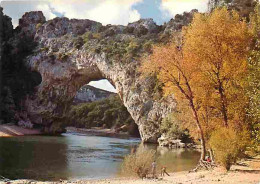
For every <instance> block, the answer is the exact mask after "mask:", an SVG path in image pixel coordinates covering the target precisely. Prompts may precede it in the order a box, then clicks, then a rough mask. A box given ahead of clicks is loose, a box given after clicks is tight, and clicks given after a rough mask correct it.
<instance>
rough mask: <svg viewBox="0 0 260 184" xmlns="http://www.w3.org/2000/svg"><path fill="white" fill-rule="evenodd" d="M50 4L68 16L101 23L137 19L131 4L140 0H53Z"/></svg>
mask: <svg viewBox="0 0 260 184" xmlns="http://www.w3.org/2000/svg"><path fill="white" fill-rule="evenodd" d="M49 2H50V6H51V7H52V8H54V9H55V10H56V11H58V12H64V14H65V16H66V17H68V18H78V19H91V20H95V21H98V22H101V23H103V24H123V25H126V24H128V23H129V22H132V21H137V20H139V19H140V17H141V16H140V14H139V12H138V11H137V10H135V9H133V8H132V6H133V5H135V4H136V3H139V2H142V0H95V1H93V0H54V1H51V0H49Z"/></svg>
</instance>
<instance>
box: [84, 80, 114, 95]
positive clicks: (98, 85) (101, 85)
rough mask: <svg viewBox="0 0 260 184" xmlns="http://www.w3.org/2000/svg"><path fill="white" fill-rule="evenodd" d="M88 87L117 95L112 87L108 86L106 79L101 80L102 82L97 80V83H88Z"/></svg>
mask: <svg viewBox="0 0 260 184" xmlns="http://www.w3.org/2000/svg"><path fill="white" fill-rule="evenodd" d="M88 85H91V86H94V87H96V88H99V89H103V90H107V91H111V92H114V93H117V91H116V89H115V88H114V86H112V84H110V82H109V81H108V80H107V79H103V80H99V81H91V82H90V83H88Z"/></svg>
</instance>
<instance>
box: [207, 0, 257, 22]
mask: <svg viewBox="0 0 260 184" xmlns="http://www.w3.org/2000/svg"><path fill="white" fill-rule="evenodd" d="M256 4H257V0H229V1H226V0H210V1H209V9H210V10H213V9H214V8H215V7H219V6H227V7H228V9H230V10H232V9H234V10H237V11H238V12H239V13H240V15H241V16H243V17H247V18H248V17H249V15H250V13H251V12H253V11H254V8H255V5H256Z"/></svg>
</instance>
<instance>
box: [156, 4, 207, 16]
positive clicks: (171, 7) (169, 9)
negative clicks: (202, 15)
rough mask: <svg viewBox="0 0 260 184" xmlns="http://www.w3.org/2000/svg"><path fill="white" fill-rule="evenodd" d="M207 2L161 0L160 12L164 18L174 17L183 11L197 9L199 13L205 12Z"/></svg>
mask: <svg viewBox="0 0 260 184" xmlns="http://www.w3.org/2000/svg"><path fill="white" fill-rule="evenodd" d="M207 4H208V0H162V1H161V7H160V8H161V11H162V12H163V13H164V15H165V16H171V17H172V16H175V15H176V14H182V13H183V12H184V11H191V10H192V9H198V10H199V11H200V12H205V11H207Z"/></svg>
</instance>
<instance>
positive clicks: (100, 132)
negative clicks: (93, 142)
mask: <svg viewBox="0 0 260 184" xmlns="http://www.w3.org/2000/svg"><path fill="white" fill-rule="evenodd" d="M66 130H67V133H80V134H87V135H95V136H107V137H121V138H128V137H129V134H128V133H127V132H122V131H118V132H117V131H115V130H113V129H108V128H100V127H93V128H91V129H87V128H75V127H67V128H66Z"/></svg>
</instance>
